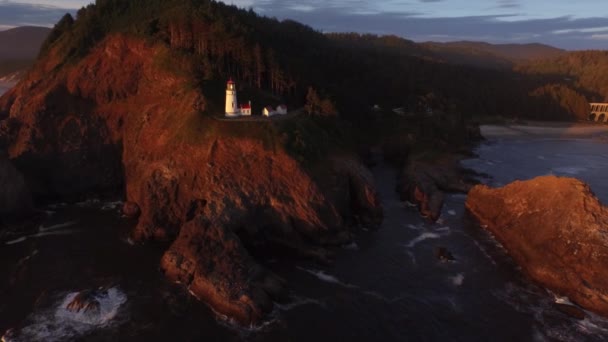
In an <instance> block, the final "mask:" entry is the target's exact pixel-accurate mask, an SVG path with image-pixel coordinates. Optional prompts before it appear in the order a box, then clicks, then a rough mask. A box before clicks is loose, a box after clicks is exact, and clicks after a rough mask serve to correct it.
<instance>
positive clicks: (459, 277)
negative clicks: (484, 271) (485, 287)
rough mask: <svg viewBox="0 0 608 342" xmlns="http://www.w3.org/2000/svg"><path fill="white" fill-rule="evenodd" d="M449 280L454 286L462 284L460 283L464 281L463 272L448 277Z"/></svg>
mask: <svg viewBox="0 0 608 342" xmlns="http://www.w3.org/2000/svg"><path fill="white" fill-rule="evenodd" d="M450 280H451V281H452V284H454V286H462V283H463V282H464V273H459V274H457V275H455V276H453V277H450Z"/></svg>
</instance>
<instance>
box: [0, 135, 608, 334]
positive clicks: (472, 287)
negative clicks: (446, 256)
mask: <svg viewBox="0 0 608 342" xmlns="http://www.w3.org/2000/svg"><path fill="white" fill-rule="evenodd" d="M607 151H608V144H606V143H605V142H603V141H601V140H593V139H587V140H585V139H578V140H563V139H562V140H558V139H544V140H543V139H535V140H526V139H520V140H517V139H508V140H494V141H488V142H487V143H484V144H483V145H481V146H479V148H477V151H476V152H477V154H478V157H477V158H474V159H470V160H467V161H464V162H463V164H465V165H466V166H468V167H470V168H473V169H475V170H477V171H480V172H485V173H487V174H488V175H489V176H490V177H489V178H484V179H483V181H484V182H487V183H489V184H492V185H502V184H506V183H508V182H511V181H513V180H516V179H528V178H532V177H535V176H538V175H544V174H558V175H569V176H576V177H580V178H581V179H583V180H585V181H587V182H589V183H590V184H591V186H592V188H593V190H594V191H595V192H596V194H597V195H598V196H599V197H600V198H601V199H602V200H603V201H604V202H606V201H608V179H607V177H608V176H607V175H606V174H605V172H604V170H607V169H608V152H607ZM373 173H374V175H375V177H376V180H377V182H378V184H377V185H378V188H379V191H380V194H381V196H382V200H383V204H384V208H385V211H384V213H385V220H384V223H383V225H382V227H381V229H380V230H378V231H368V230H364V231H363V232H362V233H361V234H360V235H359V236H358V237H357V239H356V241H355V242H354V243H353V244H350V245H347V246H343V247H342V248H337V249H336V255H337V257H336V260H335V262H334V263H333V264H331V265H318V264H315V263H309V262H303V261H294V260H288V259H285V258H281V257H273V258H269V259H264V260H260V262H261V263H263V264H264V265H265V266H266V267H268V268H270V269H271V270H273V271H274V272H276V273H277V274H279V275H280V276H282V277H284V278H285V279H286V280H287V281H288V283H289V288H290V296H289V300H288V301H286V302H283V303H278V304H277V305H276V307H275V310H274V312H273V313H272V314H271V315H270V317H269V318H268V320H267V321H265V322H263V323H262V324H260V325H258V326H254V327H247V328H242V327H237V326H235V325H233V324H232V323H231V322H230V321H227V320H225V319H224V318H222V317H219V316H217V315H215V314H214V313H213V312H212V311H211V310H209V309H208V308H207V307H206V306H205V304H204V303H201V302H199V301H197V300H196V299H194V298H193V297H192V296H190V295H188V293H186V292H185V291H184V290H183V289H181V288H180V287H179V286H177V285H175V284H171V283H168V282H167V281H166V280H165V279H164V278H163V277H162V275H161V274H160V273H159V272H158V263H159V260H160V257H161V255H162V250H163V248H164V247H163V246H154V245H133V244H132V243H130V241H129V239H128V234H129V231H130V230H131V229H132V228H133V225H134V222H131V221H128V220H125V219H123V218H121V217H120V213H119V208H120V202H113V201H110V202H101V201H95V200H93V201H88V202H84V203H80V204H75V205H67V204H61V203H60V204H57V205H54V206H50V207H48V208H45V210H46V215H47V219H46V220H45V222H43V223H42V225H41V226H40V227H38V228H37V229H36V230H35V231H30V232H19V231H15V232H10V231H9V232H5V233H3V234H2V235H0V274H2V275H3V276H2V277H0V334H2V333H3V332H5V331H8V333H6V339H7V340H10V341H36V340H40V341H64V340H68V341H69V340H85V341H86V340H94V341H106V340H112V341H199V340H213V341H240V340H248V341H342V340H349V341H409V340H411V341H434V340H449V341H489V340H491V341H602V340H606V339H608V320H606V319H604V318H601V317H598V316H595V315H593V314H589V315H588V318H586V319H585V320H582V321H578V320H575V319H572V318H570V317H567V316H565V315H564V314H562V313H560V312H558V311H557V310H556V309H555V307H554V304H555V303H558V302H559V303H562V302H567V298H559V297H557V296H555V295H553V294H552V293H550V292H549V291H547V290H546V289H543V288H541V287H538V286H536V285H535V284H533V283H531V282H530V281H529V280H527V279H526V278H524V277H523V276H522V275H521V274H520V272H519V270H518V267H517V265H515V264H514V263H513V262H512V261H511V259H510V258H509V256H508V255H507V253H506V252H505V250H504V249H503V248H502V247H501V246H500V245H499V244H498V243H497V242H496V241H495V240H494V239H493V238H492V237H491V236H490V235H489V234H487V233H486V232H485V231H484V230H482V229H479V227H476V226H474V225H472V224H470V223H469V222H467V220H466V219H465V217H464V201H465V196H464V195H449V196H447V199H446V204H445V206H444V209H443V214H442V217H441V219H440V221H439V222H438V223H434V224H430V223H428V222H426V221H425V220H424V219H422V218H421V217H420V216H419V215H418V213H417V212H416V209H415V208H412V207H411V206H408V205H407V203H403V202H401V201H399V198H398V196H397V194H396V193H395V191H394V189H395V179H396V171H395V170H393V169H391V168H389V167H388V166H386V165H383V164H379V165H378V166H377V167H376V168H374V169H373ZM440 247H443V248H446V249H448V250H449V251H450V252H451V253H452V254H453V255H454V257H455V261H452V262H442V261H440V260H438V258H437V257H436V250H437V249H438V248H440ZM99 286H111V288H112V289H115V290H114V292H113V293H112V296H108V298H107V301H106V302H104V308H106V309H105V310H106V311H104V312H105V315H103V317H93V318H91V317H89V318H87V319H88V321H87V322H89V323H91V324H89V325H87V326H86V328H83V326H82V325H81V323H82V319H83V318H82V317H71V316H68V315H66V314H65V312H64V311H62V309H61V308H62V305H63V304H64V303H65V301H66V299H67V298H69V296H72V295H73V294H74V293H75V292H76V291H79V290H82V289H90V288H96V287H99Z"/></svg>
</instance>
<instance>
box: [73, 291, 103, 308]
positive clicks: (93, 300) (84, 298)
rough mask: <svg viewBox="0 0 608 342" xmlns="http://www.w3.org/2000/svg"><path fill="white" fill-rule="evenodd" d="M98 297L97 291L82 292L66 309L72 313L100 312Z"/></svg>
mask: <svg viewBox="0 0 608 342" xmlns="http://www.w3.org/2000/svg"><path fill="white" fill-rule="evenodd" d="M97 295H98V293H97V291H95V290H84V291H81V292H79V293H78V294H77V295H76V296H75V297H74V299H72V301H71V302H70V303H68V305H67V307H66V309H67V310H69V311H72V312H81V311H82V312H83V313H88V312H91V311H94V312H99V309H100V304H99V300H98V299H97Z"/></svg>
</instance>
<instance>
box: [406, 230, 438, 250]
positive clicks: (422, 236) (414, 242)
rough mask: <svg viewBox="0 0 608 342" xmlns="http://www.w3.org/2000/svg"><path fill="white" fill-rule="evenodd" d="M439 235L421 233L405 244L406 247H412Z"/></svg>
mask: <svg viewBox="0 0 608 342" xmlns="http://www.w3.org/2000/svg"><path fill="white" fill-rule="evenodd" d="M440 237H441V235H439V234H436V233H428V232H427V233H422V234H420V235H419V236H418V237H417V238H415V239H413V240H412V241H410V242H409V243H408V244H407V247H408V248H412V247H414V246H416V245H417V244H418V243H419V242H422V241H424V240H428V239H439V238H440Z"/></svg>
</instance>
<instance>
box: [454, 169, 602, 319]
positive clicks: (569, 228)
mask: <svg viewBox="0 0 608 342" xmlns="http://www.w3.org/2000/svg"><path fill="white" fill-rule="evenodd" d="M466 208H467V210H468V212H469V213H471V214H472V215H473V216H474V217H475V218H476V219H477V220H478V221H479V223H480V224H481V225H482V227H484V228H486V229H487V230H489V231H490V232H492V233H493V234H494V235H495V236H496V238H497V240H498V241H499V242H500V243H501V244H502V245H503V246H504V247H505V248H506V249H507V251H508V252H509V254H510V255H511V256H512V257H513V258H514V259H515V261H516V262H517V263H518V264H519V265H520V266H521V268H522V270H523V271H524V272H525V273H526V274H527V275H528V276H530V278H532V279H533V280H535V281H537V282H538V283H540V284H541V285H542V286H545V287H547V288H549V289H550V290H552V291H553V292H556V293H558V294H560V295H564V296H568V297H569V298H570V300H572V301H573V302H575V303H576V304H578V305H580V306H582V307H583V308H586V309H588V310H591V311H595V312H597V313H599V314H601V315H604V316H608V269H607V268H606V264H607V263H608V209H607V208H606V207H605V206H603V205H602V204H601V203H600V201H599V200H598V199H597V197H595V195H594V194H593V192H592V191H591V189H590V188H589V186H588V185H586V184H585V183H583V182H581V181H579V180H576V179H573V178H561V177H554V176H544V177H538V178H535V179H532V180H529V181H516V182H514V183H511V184H509V185H507V186H505V187H503V188H498V189H491V188H489V187H487V186H481V185H480V186H476V187H474V188H473V189H472V190H471V191H470V192H469V196H468V198H467V201H466Z"/></svg>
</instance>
